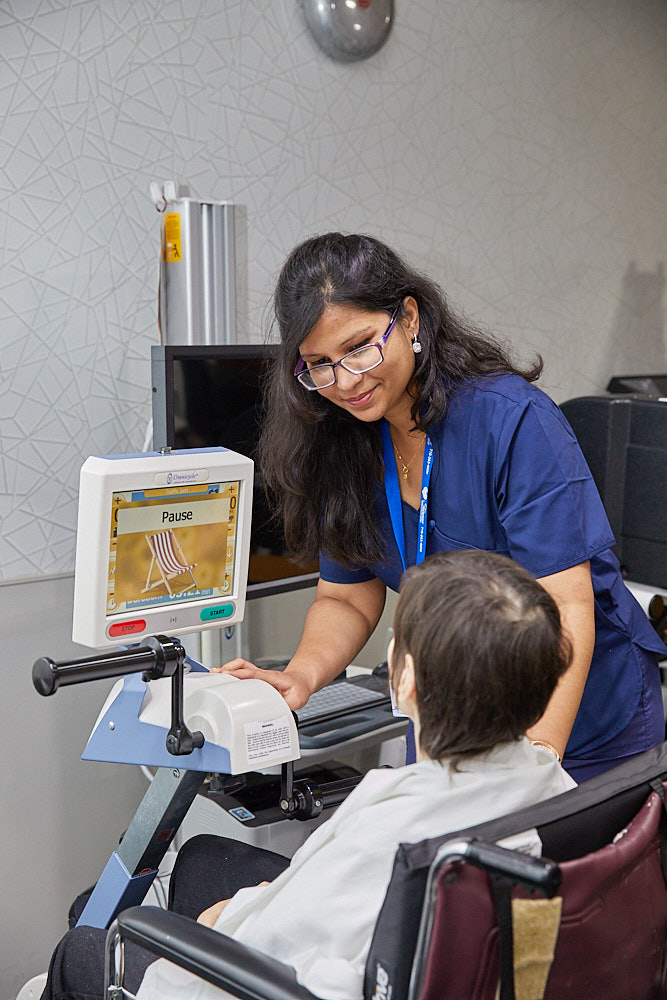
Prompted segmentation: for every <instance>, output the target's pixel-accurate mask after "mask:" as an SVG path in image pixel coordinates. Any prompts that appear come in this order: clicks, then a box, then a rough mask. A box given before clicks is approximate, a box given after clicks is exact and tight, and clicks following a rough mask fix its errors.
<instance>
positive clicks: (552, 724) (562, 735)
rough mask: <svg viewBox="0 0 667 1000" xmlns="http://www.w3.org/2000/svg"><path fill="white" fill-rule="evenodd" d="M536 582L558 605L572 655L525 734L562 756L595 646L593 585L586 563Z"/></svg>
mask: <svg viewBox="0 0 667 1000" xmlns="http://www.w3.org/2000/svg"><path fill="white" fill-rule="evenodd" d="M574 570H576V571H579V572H574ZM565 574H570V575H569V576H566V575H565ZM540 583H541V584H542V586H543V587H544V588H545V590H548V591H549V593H551V596H552V597H553V598H554V600H555V601H556V603H557V605H558V609H559V611H560V616H561V624H562V628H563V633H564V634H565V635H566V636H567V637H568V638H569V640H570V642H571V643H572V651H573V657H572V663H571V665H570V667H569V668H568V670H567V672H566V673H565V674H564V675H563V677H562V678H561V679H560V681H559V683H558V687H557V688H556V690H555V691H554V693H553V695H552V697H551V700H550V702H549V704H548V706H547V710H546V712H545V713H544V715H543V716H542V718H541V719H540V720H539V722H537V723H536V724H535V725H534V726H533V727H532V728H531V729H530V730H529V732H528V737H529V739H532V740H544V741H545V742H546V743H549V744H550V745H551V746H553V747H555V748H556V750H557V751H558V753H559V754H560V756H561V757H563V756H564V754H565V747H566V746H567V741H568V739H569V738H570V732H571V730H572V726H573V725H574V720H575V718H576V715H577V712H578V711H579V705H580V703H581V698H582V695H583V693H584V687H585V685H586V679H587V677H588V671H589V669H590V665H591V658H592V656H593V648H594V646H595V612H594V602H593V589H592V586H591V584H590V571H589V568H588V564H587V563H586V564H583V565H582V566H577V567H574V568H573V570H566V571H565V573H563V574H561V573H559V574H556V575H555V576H554V577H545V578H543V579H542V580H540Z"/></svg>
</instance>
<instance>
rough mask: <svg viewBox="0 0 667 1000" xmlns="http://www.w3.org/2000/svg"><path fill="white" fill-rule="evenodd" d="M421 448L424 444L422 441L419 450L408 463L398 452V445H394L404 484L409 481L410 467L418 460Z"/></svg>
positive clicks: (418, 446)
mask: <svg viewBox="0 0 667 1000" xmlns="http://www.w3.org/2000/svg"><path fill="white" fill-rule="evenodd" d="M392 444H394V442H393V441H392ZM421 446H422V442H421V441H420V442H419V444H418V445H417V450H416V451H415V453H414V455H413V456H412V458H411V459H410V461H409V462H407V463H406V462H404V461H403V459H402V458H401V453H400V451H399V450H398V448H397V447H396V445H395V444H394V451H395V452H396V458H397V459H398V460H399V462H400V463H401V475H402V476H403V482H406V481H407V478H408V473H409V471H410V466H411V465H412V463H413V462H414V460H415V459H416V457H417V455H418V454H419V449H420V448H421Z"/></svg>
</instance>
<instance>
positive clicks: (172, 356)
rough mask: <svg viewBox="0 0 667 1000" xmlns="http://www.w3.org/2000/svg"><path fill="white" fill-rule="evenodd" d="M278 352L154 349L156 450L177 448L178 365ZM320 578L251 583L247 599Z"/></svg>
mask: <svg viewBox="0 0 667 1000" xmlns="http://www.w3.org/2000/svg"><path fill="white" fill-rule="evenodd" d="M277 353H278V348H277V345H276V344H206V345H204V344H201V345H200V344H180V345H154V346H153V347H151V385H152V404H153V405H152V412H153V447H154V448H155V449H156V450H159V449H161V448H174V447H176V428H175V418H174V395H175V394H174V384H175V380H174V371H175V367H174V366H175V364H176V363H178V362H181V361H187V360H194V361H196V360H223V361H224V360H230V361H239V360H246V359H247V360H251V361H257V360H259V361H264V362H266V361H270V360H272V359H274V358H275V357H277ZM216 445H217V446H221V447H225V444H224V442H216ZM216 445H211V446H212V447H214V446H216ZM319 578H320V575H319V573H299V574H295V575H294V576H289V577H282V578H281V579H278V580H267V581H265V582H261V583H248V585H247V587H246V600H247V601H251V600H255V599H257V598H260V597H271V596H274V595H276V594H285V593H290V592H291V591H295V590H304V589H306V588H308V587H314V586H316V585H317V582H318V580H319Z"/></svg>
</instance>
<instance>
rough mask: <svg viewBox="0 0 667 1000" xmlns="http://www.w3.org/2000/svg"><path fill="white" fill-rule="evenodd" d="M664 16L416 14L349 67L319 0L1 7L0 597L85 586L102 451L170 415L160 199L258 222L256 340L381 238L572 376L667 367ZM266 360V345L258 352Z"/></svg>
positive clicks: (426, 8) (600, 1) (574, 388)
mask: <svg viewBox="0 0 667 1000" xmlns="http://www.w3.org/2000/svg"><path fill="white" fill-rule="evenodd" d="M666 9H667V8H665V5H664V3H663V2H662V0H541V2H539V3H535V2H534V0H468V2H466V3H457V2H454V0H396V22H395V27H394V29H393V32H392V35H391V36H390V39H389V41H388V43H387V45H386V46H385V47H384V48H383V49H382V50H381V51H380V53H379V54H377V55H376V56H375V57H373V58H372V59H370V60H368V61H365V62H362V63H357V64H353V65H350V64H347V65H346V64H337V63H334V62H332V61H331V60H329V59H328V58H326V57H325V56H324V55H323V54H322V53H321V52H320V51H319V49H317V48H316V47H315V44H314V43H313V42H312V40H311V38H310V36H309V35H308V34H307V32H306V29H305V27H304V25H303V23H302V20H301V16H300V13H299V11H298V9H297V0H271V2H270V3H269V2H266V0H215V2H213V0H192V2H188V3H185V2H183V0H171V2H169V0H167V2H163V0H160V2H158V0H132V2H130V0H115V2H113V3H103V2H100V0H39V2H38V0H9V2H5V3H3V4H2V6H1V7H0V51H2V53H3V62H2V64H1V66H0V104H1V106H2V108H3V116H2V121H1V123H0V164H1V167H2V181H1V182H0V246H1V247H4V262H3V266H2V268H1V269H0V338H1V342H2V351H1V352H0V366H1V368H0V370H1V372H2V383H3V385H2V394H1V397H0V419H1V421H2V432H1V433H2V436H1V439H0V495H1V496H2V499H1V501H0V503H1V504H2V506H1V507H0V516H1V517H2V533H1V537H0V576H2V577H4V578H9V579H11V578H15V577H17V576H26V575H33V574H42V573H50V572H61V571H63V570H67V569H69V568H71V565H72V554H73V543H74V521H75V507H76V482H77V473H78V468H79V465H80V462H81V458H82V457H83V456H85V455H87V454H89V453H91V452H97V453H104V452H109V451H119V450H129V449H136V448H138V447H140V445H141V443H142V440H143V435H144V429H145V424H146V421H147V419H148V416H149V367H148V356H149V346H150V344H151V343H155V342H157V336H158V335H157V330H156V324H155V287H156V257H157V252H158V220H157V217H156V215H155V212H154V209H153V207H152V205H151V203H150V201H149V197H148V183H149V181H150V180H154V179H163V178H175V179H176V180H178V181H181V182H188V183H189V184H190V186H191V189H192V192H193V194H195V195H198V196H201V197H210V198H226V199H231V200H234V201H235V202H237V203H238V204H239V205H241V206H242V207H243V210H244V212H245V213H247V252H248V285H247V296H245V295H243V296H242V297H241V303H240V306H241V319H242V322H241V331H242V332H241V336H242V338H243V339H248V340H257V339H259V338H260V337H261V336H262V320H263V315H264V313H265V307H266V303H267V300H268V297H269V293H270V290H271V285H272V280H273V277H274V275H275V272H276V270H277V268H278V267H279V265H280V262H281V260H282V259H283V257H284V255H285V253H286V251H287V250H288V249H289V248H290V247H291V246H292V245H293V244H294V243H295V242H296V241H298V240H300V239H301V238H302V237H303V236H305V235H306V234H309V233H312V232H317V231H322V230H327V229H330V228H334V227H336V228H342V229H346V230H357V229H361V230H365V231H371V232H374V233H377V234H379V235H380V236H382V237H384V238H386V239H387V240H388V241H390V242H391V243H393V244H395V245H396V246H397V247H399V248H400V249H401V250H403V251H404V252H406V253H407V254H408V256H409V257H410V258H411V259H412V260H414V261H415V262H416V263H417V264H419V265H421V266H422V267H423V268H425V269H427V270H428V271H429V272H430V273H432V274H433V275H435V276H437V278H438V279H439V280H441V282H442V283H443V284H444V285H445V287H446V288H447V289H448V290H449V291H450V292H451V294H452V296H453V298H454V300H455V301H456V302H457V303H460V304H461V305H462V306H463V307H464V309H465V310H466V311H468V312H469V313H470V314H472V315H473V316H474V317H475V318H477V319H479V320H480V321H481V322H483V323H485V324H486V325H488V326H490V327H491V328H493V329H495V330H497V331H499V332H500V333H502V334H504V335H506V336H508V337H510V338H511V339H512V340H513V341H514V343H515V344H516V346H517V348H518V349H519V350H520V351H522V352H530V351H531V350H533V349H538V350H540V351H542V352H543V353H544V356H545V358H546V361H547V370H546V375H545V385H546V387H547V388H550V389H551V391H553V394H554V395H555V396H556V398H558V399H562V398H565V397H567V396H572V395H575V394H580V393H582V392H590V391H598V390H600V389H602V388H603V387H604V384H605V382H606V379H607V377H608V375H609V374H610V373H611V372H612V371H619V370H625V369H634V370H637V369H643V370H651V369H653V370H655V369H656V368H661V367H664V350H665V344H664V317H663V306H662V292H663V285H664V276H661V272H660V270H659V262H660V261H661V260H663V259H664V243H663V240H664V230H663V224H662V223H663V220H662V219H661V212H660V206H661V196H664V189H661V184H662V181H663V176H664V175H663V168H664V159H663V154H664V140H665V122H664V115H663V109H664V99H665V88H664V82H665V70H664V58H663V57H664V51H665V35H666V31H665V27H666V16H665V11H666ZM244 334H245V336H244Z"/></svg>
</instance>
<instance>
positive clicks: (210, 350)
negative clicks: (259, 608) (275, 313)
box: [151, 344, 318, 600]
mask: <svg viewBox="0 0 667 1000" xmlns="http://www.w3.org/2000/svg"><path fill="white" fill-rule="evenodd" d="M275 356H276V347H275V345H260V344H233V345H227V344H222V345H215V346H199V345H194V346H193V345H181V346H175V345H172V346H163V347H153V348H152V349H151V375H152V386H153V397H152V398H153V445H154V447H155V448H162V447H165V446H168V447H171V448H198V447H209V446H215V445H223V446H224V447H226V448H232V449H233V450H234V451H237V452H240V453H241V454H243V455H248V456H249V457H250V458H252V459H255V456H256V449H257V442H258V439H259V434H260V430H261V425H262V402H261V396H262V384H263V382H264V380H265V378H266V376H267V373H268V370H269V366H270V365H271V364H272V363H273V360H274V358H275ZM317 570H318V567H317V564H311V565H309V566H303V565H301V564H300V563H297V562H296V561H295V560H294V559H293V558H292V556H291V554H290V553H289V552H288V551H287V547H286V545H285V541H284V538H283V535H282V531H281V530H280V527H279V526H278V525H277V524H276V523H275V521H274V520H272V518H271V516H270V512H269V508H268V505H267V501H266V497H265V493H264V488H263V484H262V481H261V477H260V473H259V470H258V468H257V465H256V466H255V486H254V491H253V511H252V535H251V548H250V561H249V570H248V589H247V597H248V599H249V600H250V599H251V598H255V597H261V596H268V595H270V594H275V593H282V592H285V591H291V590H297V589H301V588H302V587H311V586H314V585H315V584H316V583H317V580H318V572H317Z"/></svg>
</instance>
